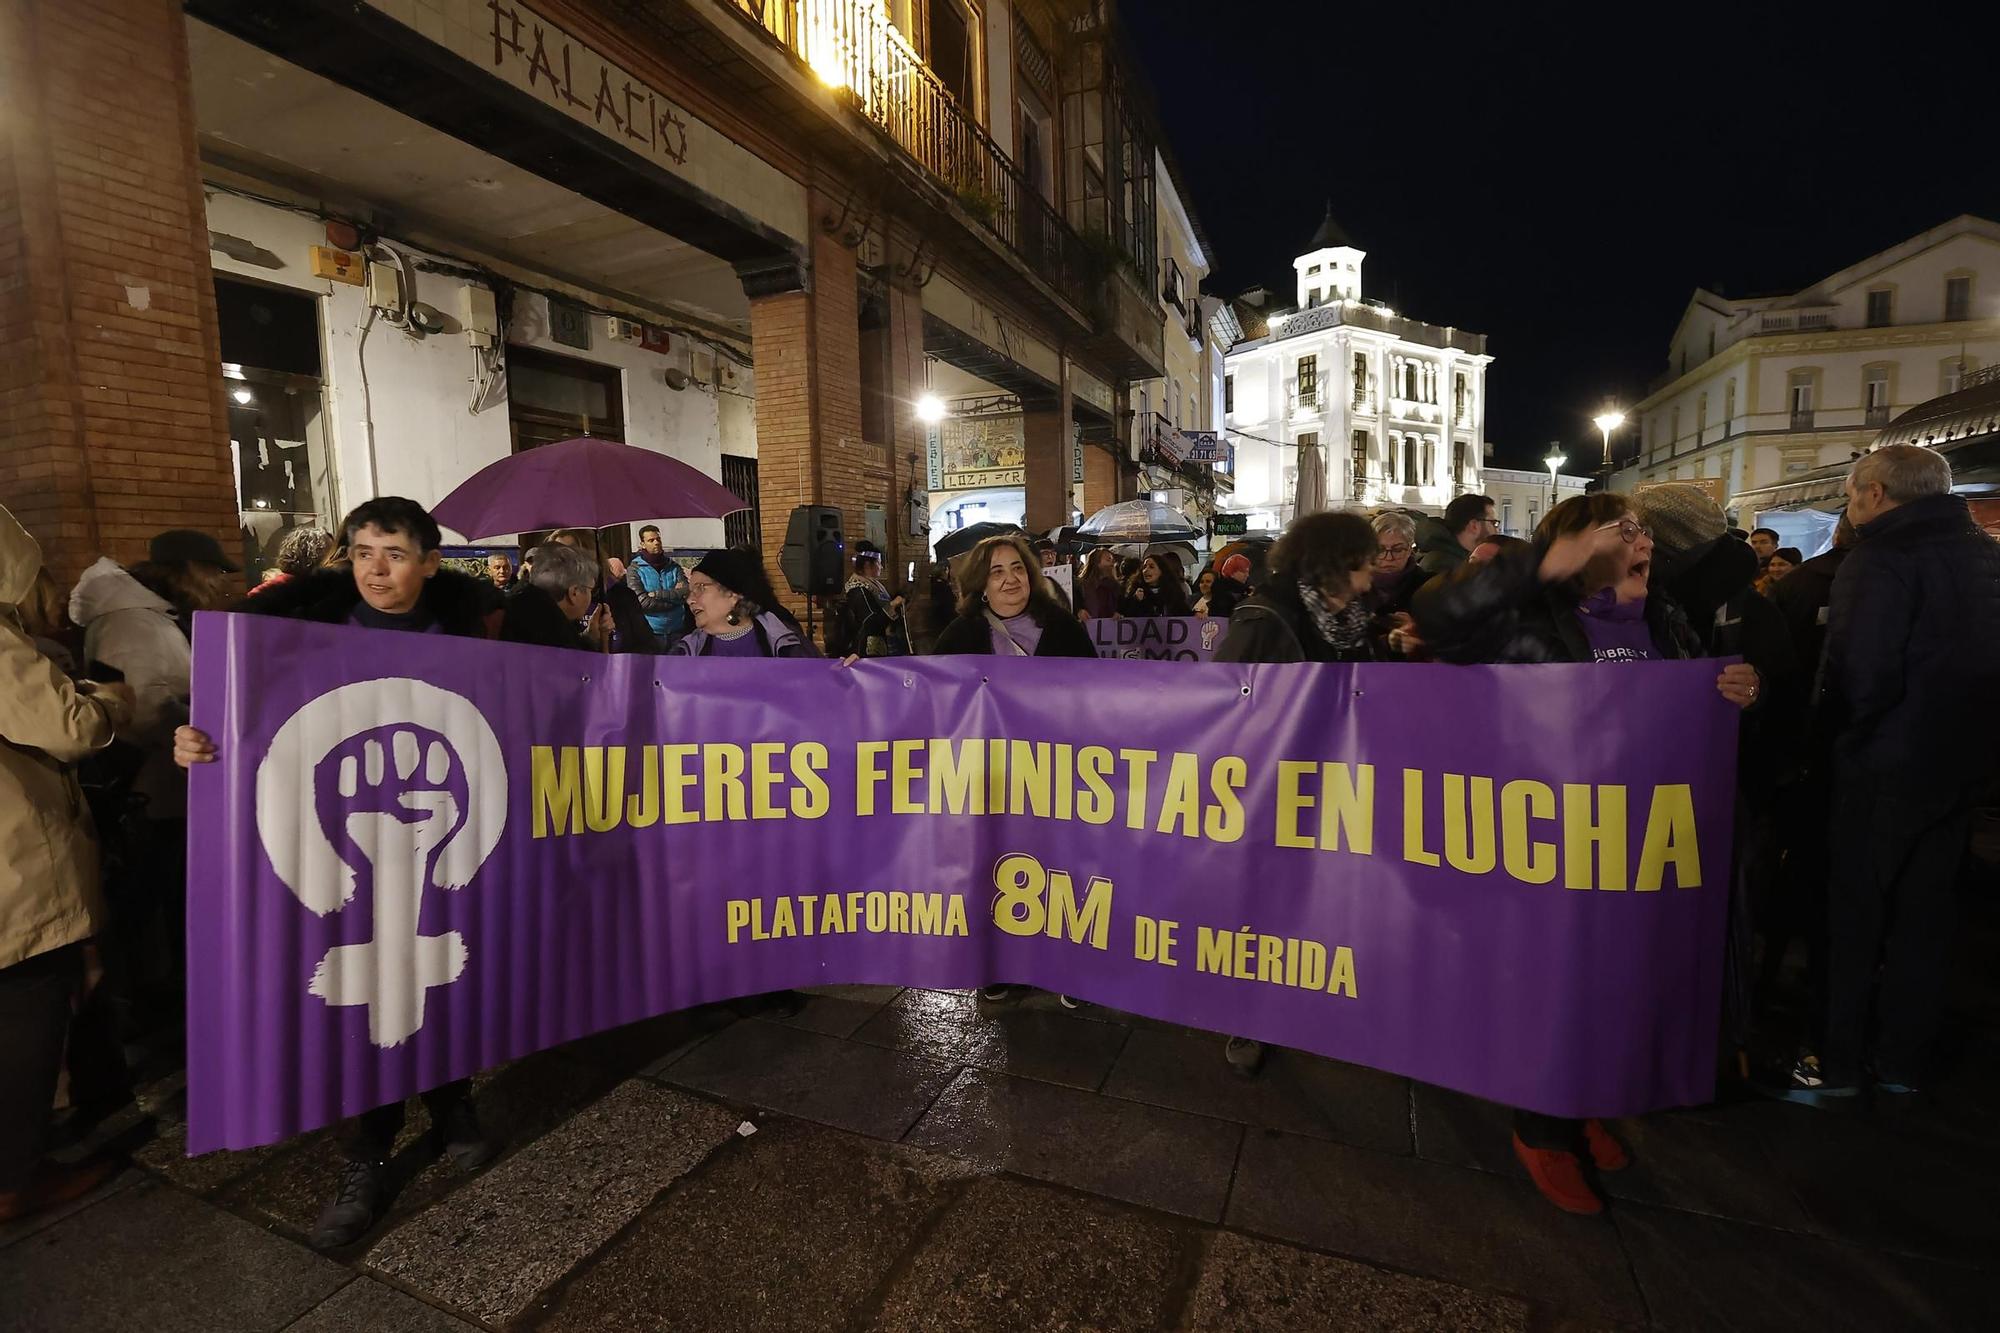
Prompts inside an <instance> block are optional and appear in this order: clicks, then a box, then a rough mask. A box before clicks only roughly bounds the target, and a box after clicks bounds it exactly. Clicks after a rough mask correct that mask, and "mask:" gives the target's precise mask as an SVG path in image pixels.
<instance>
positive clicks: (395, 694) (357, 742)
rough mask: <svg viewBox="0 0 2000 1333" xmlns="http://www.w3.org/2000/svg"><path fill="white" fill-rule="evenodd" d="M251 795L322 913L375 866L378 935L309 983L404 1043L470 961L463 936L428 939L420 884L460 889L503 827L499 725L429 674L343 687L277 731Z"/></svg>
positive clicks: (272, 846)
mask: <svg viewBox="0 0 2000 1333" xmlns="http://www.w3.org/2000/svg"><path fill="white" fill-rule="evenodd" d="M329 758H331V759H332V762H331V763H329V762H327V761H328V760H329ZM461 792H462V794H463V804H462V805H461V795H460V793H461ZM256 799H257V832H258V836H259V838H260V840H261V841H262V843H263V845H264V852H265V854H266V855H267V856H268V857H270V859H271V865H272V868H273V869H275V870H276V871H277V873H278V878H279V879H281V880H283V881H284V883H285V886H286V887H287V888H288V889H290V890H291V892H292V895H293V896H294V897H296V898H297V899H298V900H299V901H300V902H301V903H303V904H304V905H305V906H306V907H307V908H309V909H310V910H311V911H313V912H314V913H316V914H318V915H321V916H325V915H327V914H329V913H333V912H338V911H340V910H342V909H343V908H345V907H346V906H347V905H348V903H349V902H351V901H352V900H353V897H354V893H355V890H356V888H357V886H358V883H359V881H360V879H361V877H362V872H363V868H364V867H365V868H366V878H367V880H368V882H369V887H370V898H371V912H370V922H371V926H372V934H371V936H370V938H369V939H367V940H366V941H364V942H362V943H359V944H340V945H335V946H334V947H332V948H330V949H328V950H327V951H326V953H325V954H324V956H322V957H321V958H320V960H319V962H318V965H317V966H316V967H315V969H314V971H313V975H312V980H311V982H310V983H309V984H308V986H307V989H308V991H309V992H310V993H311V994H313V995H315V996H318V997H319V998H320V999H321V1000H324V1001H325V1002H326V1003H327V1004H330V1005H336V1006H348V1005H365V1006H367V1009H368V1039H369V1041H370V1042H372V1043H373V1044H374V1045H377V1046H396V1045H400V1044H401V1043H403V1042H405V1041H407V1040H409V1039H410V1037H412V1036H414V1035H415V1034H416V1032H417V1030H418V1029H419V1028H421V1027H422V1026H423V1022H424V1006H425V999H426V996H427V995H428V993H429V992H430V990H431V989H432V988H433V987H437V986H447V985H450V984H451V983H452V982H454V981H456V980H458V978H459V977H460V976H461V975H463V974H464V971H465V966H466V960H467V957H468V950H467V948H466V944H465V939H464V937H463V936H462V935H460V933H459V932H458V931H455V930H448V931H445V932H443V933H442V934H437V935H425V934H423V933H421V931H420V929H419V925H418V921H419V917H420V916H421V913H422V909H423V900H424V893H425V890H426V889H429V888H437V889H444V890H453V889H460V888H463V887H465V885H466V884H468V883H469V882H470V881H471V879H472V877H473V875H474V874H475V873H477V871H478V869H479V867H480V866H481V865H482V864H483V863H484V862H485V860H486V858H487V857H488V856H490V855H491V854H492V851H493V848H494V846H495V845H496V844H497V843H498V842H499V839H500V833H501V830H502V829H503V828H504V826H505V824H506V820H507V773H506V765H505V763H504V761H503V760H502V759H501V756H500V746H499V742H498V740H496V739H495V737H494V735H493V729H492V728H491V727H490V726H488V725H487V723H486V719H485V718H484V717H482V716H480V713H479V710H478V709H477V708H476V707H474V706H473V704H472V702H471V701H470V700H469V699H466V698H465V697H464V696H463V695H459V694H454V693H452V692H451V691H449V690H444V689H440V688H438V687H437V686H435V685H431V684H428V683H426V682H424V681H420V680H413V679H409V678H407V677H391V678H388V679H382V680H371V681H361V682H357V683H355V684H352V685H344V686H341V687H340V688H339V689H335V690H331V691H329V692H327V693H326V694H322V695H320V696H318V697H317V698H315V699H313V700H311V701H310V702H308V703H307V704H306V705H305V706H304V707H302V708H300V709H299V710H298V712H296V713H294V714H292V716H291V717H289V718H287V719H286V720H285V723H284V725H283V726H281V727H280V728H279V729H278V733H277V735H275V736H274V737H272V739H271V748H270V750H269V751H268V752H267V753H266V754H265V756H264V759H263V761H262V763H260V764H259V765H258V768H257V798H256Z"/></svg>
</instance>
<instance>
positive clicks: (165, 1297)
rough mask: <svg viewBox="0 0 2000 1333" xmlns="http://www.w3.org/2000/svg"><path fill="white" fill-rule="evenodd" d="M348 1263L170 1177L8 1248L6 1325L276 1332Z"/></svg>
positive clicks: (336, 1282)
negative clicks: (196, 1193) (256, 1222)
mask: <svg viewBox="0 0 2000 1333" xmlns="http://www.w3.org/2000/svg"><path fill="white" fill-rule="evenodd" d="M351 1276H352V1275H351V1274H350V1273H349V1272H348V1270H347V1269H345V1268H342V1267H341V1266H340V1265H339V1264H336V1263H333V1262H332V1261H331V1260H328V1259H324V1258H321V1257H320V1256H319V1255H316V1254H314V1253H312V1252H311V1251H310V1250H306V1249H302V1248H300V1247H299V1246H297V1245H294V1244H292V1243H291V1242H290V1241H287V1240H284V1239H282V1238H280V1237H277V1236H273V1235H271V1234H270V1233H269V1232H266V1231H263V1230H260V1229H259V1228H258V1227H256V1226H254V1225H252V1224H251V1223H249V1222H246V1221H244V1220H243V1219H242V1218H240V1217H235V1216H233V1215H231V1214H229V1213H227V1212H224V1211H223V1210H222V1209H220V1208H216V1207H213V1206H211V1205H209V1204H207V1203H204V1202H202V1201H201V1200H200V1199H197V1198H195V1197H194V1196H193V1195H191V1194H188V1193H185V1192H184V1191H182V1190H180V1189H178V1188H176V1187H175V1186H173V1185H171V1184H168V1183H166V1182H164V1181H160V1180H145V1181H140V1182H138V1183H136V1184H133V1185H131V1186H128V1187H127V1188H125V1189H121V1190H119V1191H118V1192H117V1193H115V1194H113V1195H111V1196H110V1197H109V1198H107V1199H105V1200H103V1201H102V1202H101V1203H98V1204H96V1205H94V1206H92V1207H90V1208H87V1209H85V1210H83V1211H82V1212H80V1213H76V1214H74V1215H73V1216H70V1217H68V1218H65V1219H64V1220H63V1221H61V1222H59V1223H57V1224H56V1225H55V1226H52V1227H50V1228H48V1229H47V1230H45V1231H42V1232H39V1233H37V1234H36V1235H34V1236H31V1237H29V1238H28V1239H26V1240H24V1241H22V1242H21V1243H20V1244H18V1245H13V1246H10V1247H8V1248H7V1249H6V1250H5V1251H0V1327H4V1328H5V1329H6V1330H7V1333H97V1330H104V1331H105V1333H130V1330H135V1329H142V1330H145V1333H235V1331H239V1330H240V1333H276V1330H278V1329H281V1328H284V1327H285V1326H286V1325H288V1324H290V1323H291V1322H292V1321H293V1320H295V1319H297V1318H298V1317H299V1316H300V1315H302V1314H304V1313H305V1312H306V1311H308V1310H310V1309H312V1308H313V1307H314V1306H316V1305H318V1304H319V1303H320V1302H321V1301H322V1300H324V1299H325V1298H326V1297H327V1296H329V1295H331V1294H332V1293H333V1292H334V1291H335V1290H336V1289H338V1288H339V1287H341V1286H342V1285H344V1284H345V1283H346V1282H348V1281H349V1280H350V1278H351Z"/></svg>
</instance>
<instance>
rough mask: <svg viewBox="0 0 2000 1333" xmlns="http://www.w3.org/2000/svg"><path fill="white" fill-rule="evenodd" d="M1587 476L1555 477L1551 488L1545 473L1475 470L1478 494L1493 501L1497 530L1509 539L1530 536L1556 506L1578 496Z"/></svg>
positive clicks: (1586, 481)
mask: <svg viewBox="0 0 2000 1333" xmlns="http://www.w3.org/2000/svg"><path fill="white" fill-rule="evenodd" d="M1589 485H1590V478H1589V477H1571V476H1566V475H1561V474H1558V475H1557V477H1556V479H1555V484H1554V486H1553V487H1551V486H1550V483H1549V474H1548V473H1547V472H1524V471H1520V470H1517V469H1514V468H1505V467H1487V468H1481V469H1480V470H1479V493H1480V494H1481V495H1484V496H1487V497H1488V498H1490V499H1491V500H1492V501H1493V512H1494V514H1496V515H1497V516H1498V517H1499V519H1500V531H1502V532H1504V533H1506V534H1507V535H1508V536H1510V537H1531V536H1533V535H1534V532H1535V524H1537V523H1539V522H1541V521H1542V515H1544V514H1546V513H1548V512H1549V510H1550V509H1551V508H1553V504H1552V503H1551V497H1553V501H1554V503H1556V504H1559V503H1561V502H1562V501H1564V500H1567V499H1569V498H1570V497H1571V496H1572V495H1582V494H1583V492H1584V489H1585V488H1586V487H1587V486H1589Z"/></svg>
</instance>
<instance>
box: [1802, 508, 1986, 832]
mask: <svg viewBox="0 0 2000 1333" xmlns="http://www.w3.org/2000/svg"><path fill="white" fill-rule="evenodd" d="M1857 531H1858V535H1859V540H1858V541H1856V542H1855V544H1854V550H1853V552H1852V554H1850V555H1849V556H1848V557H1847V560H1846V562H1845V563H1843V564H1842V565H1841V567H1840V573H1839V575H1838V576H1837V577H1835V579H1834V581H1833V603H1832V606H1831V608H1830V609H1829V613H1828V617H1827V645H1826V652H1827V663H1826V673H1825V687H1826V689H1827V691H1828V692H1829V698H1828V700H1827V703H1828V706H1829V708H1830V709H1831V719H1832V721H1833V724H1834V727H1835V732H1834V735H1835V740H1834V755H1835V763H1836V768H1837V771H1838V772H1839V773H1840V774H1842V775H1843V778H1844V777H1845V775H1847V774H1850V773H1851V774H1855V775H1857V776H1863V777H1865V778H1867V779H1868V780H1869V781H1871V782H1874V783H1877V784H1882V785H1888V786H1892V787H1894V788H1896V789H1898V790H1900V791H1905V792H1909V793H1912V794H1917V795H1922V796H1939V797H1945V796H1951V795H1953V794H1956V793H1961V792H1963V791H1965V790H1966V789H1968V788H1970V787H1972V786H1975V785H1976V784H1978V783H1980V782H1981V781H1983V780H1985V779H1986V778H1988V777H1990V776H1991V775H1992V773H1993V771H1994V765H1995V749H1994V746H1993V744H1992V740H1991V736H1992V722H1991V711H1992V708H1993V701H1994V699H1995V698H1997V697H2000V542H1995V541H1994V540H1993V539H1992V538H1991V537H1989V536H1987V535H1986V534H1985V533H1984V532H1982V531H1981V530H1980V529H1979V527H1978V526H1977V525H1976V524H1974V523H1973V521H1972V515H1971V514H1970V513H1969V512H1968V511H1967V509H1966V505H1965V501H1964V500H1963V499H1962V498H1960V497H1959V496H1956V495H1934V496H1926V497H1924V498H1923V499H1919V500H1912V501H1910V502H1909V503H1908V504H1903V505H1899V506H1897V507H1896V508H1894V509H1892V510H1890V511H1889V512H1888V513H1886V514H1884V515H1882V516H1881V517H1880V518H1877V519H1875V520H1873V521H1872V522H1869V523H1865V524H1862V525H1861V527H1860V528H1859V529H1858V530H1857ZM1982 733H1983V734H1982Z"/></svg>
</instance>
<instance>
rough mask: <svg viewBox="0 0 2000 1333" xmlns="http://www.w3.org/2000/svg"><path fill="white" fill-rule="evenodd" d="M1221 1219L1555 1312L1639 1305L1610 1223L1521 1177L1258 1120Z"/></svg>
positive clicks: (1639, 1316)
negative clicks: (1275, 1128) (1559, 1203)
mask: <svg viewBox="0 0 2000 1333" xmlns="http://www.w3.org/2000/svg"><path fill="white" fill-rule="evenodd" d="M1226 1221H1227V1223H1228V1224H1229V1225H1230V1226H1232V1227H1241V1228H1243V1229H1245V1230H1248V1231H1255V1232H1261V1233H1263V1234H1265V1235H1270V1236H1278V1237H1282V1238H1283V1239H1286V1240H1291V1241H1297V1242H1299V1243H1301V1244H1304V1245H1309V1246H1312V1247H1313V1248H1315V1249H1322V1250H1332V1251H1334V1252H1336V1253H1339V1254H1345V1255H1353V1256H1355V1257H1357V1258H1361V1259H1366V1260H1368V1261H1370V1262H1373V1263H1380V1264H1387V1265H1389V1266H1391V1267H1394V1268H1399V1269H1403V1270H1405V1271H1409V1272H1415V1273H1423V1274H1427V1275H1430V1276H1434V1277H1440V1278H1443V1279H1445V1280H1446V1281H1449V1282H1456V1283H1459V1284H1461V1285H1464V1286H1469V1287H1478V1288H1482V1289H1484V1290H1488V1291H1501V1292H1507V1293H1511V1294H1513V1295H1517V1296H1521V1297H1525V1298H1528V1299H1532V1300H1535V1301H1539V1302H1543V1303H1546V1304H1548V1305H1550V1306H1552V1307H1554V1308H1555V1309H1558V1310H1565V1311H1572V1312H1575V1313H1579V1314H1590V1315H1598V1316H1607V1317H1610V1318H1613V1319H1621V1320H1628V1321H1632V1322H1638V1321H1641V1320H1643V1319H1644V1318H1645V1314H1646V1312H1645V1307H1644V1306H1643V1305H1642V1304H1641V1303H1640V1300H1639V1292H1638V1289H1637V1287H1636V1286H1635V1285H1634V1283H1633V1280H1632V1273H1631V1270H1630V1266H1629V1265H1628V1264H1627V1262H1626V1259H1625V1254H1624V1252H1623V1250H1622V1249H1621V1248H1620V1246H1619V1243H1618V1234H1617V1232H1616V1231H1614V1230H1613V1229H1612V1226H1611V1224H1610V1222H1609V1221H1608V1220H1606V1219H1605V1218H1603V1217H1601V1216H1600V1217H1575V1216H1572V1215H1570V1214H1568V1213H1564V1212H1560V1211H1558V1210H1557V1209H1555V1208H1552V1207H1550V1206H1549V1204H1548V1203H1547V1202H1546V1201H1545V1200H1544V1199H1543V1198H1542V1197H1541V1196H1540V1195H1539V1194H1537V1193H1536V1192H1535V1188H1534V1186H1533V1185H1531V1184H1529V1183H1528V1182H1526V1181H1513V1180H1506V1179H1502V1178H1500V1177H1497V1176H1492V1175H1487V1174H1485V1173H1483V1172H1478V1171H1466V1170H1462V1169H1460V1168H1456V1167H1450V1166H1445V1165H1442V1164H1440V1163H1436V1162H1426V1161H1422V1160H1419V1159H1416V1158H1409V1157H1392V1156H1389V1155H1387V1154H1384V1153H1373V1152H1366V1151H1363V1150H1362V1149H1359V1148H1349V1147H1346V1146H1345V1145H1342V1144H1337V1143H1327V1142H1323V1141H1321V1140H1318V1139H1307V1138H1301V1137H1298V1136H1296V1135H1290V1134H1279V1133H1275V1132H1272V1131H1268V1130H1253V1131H1251V1133H1250V1135H1249V1137H1248V1138H1247V1139H1246V1140H1245V1142H1244V1145H1243V1157H1242V1160H1241V1161H1240V1162H1239V1163H1238V1164H1237V1168H1236V1183H1235V1187H1234V1189H1233V1190H1232V1191H1231V1192H1230V1197H1229V1213H1228V1217H1227V1218H1226Z"/></svg>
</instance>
